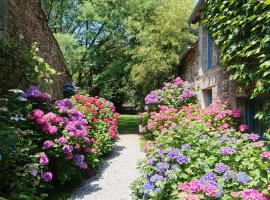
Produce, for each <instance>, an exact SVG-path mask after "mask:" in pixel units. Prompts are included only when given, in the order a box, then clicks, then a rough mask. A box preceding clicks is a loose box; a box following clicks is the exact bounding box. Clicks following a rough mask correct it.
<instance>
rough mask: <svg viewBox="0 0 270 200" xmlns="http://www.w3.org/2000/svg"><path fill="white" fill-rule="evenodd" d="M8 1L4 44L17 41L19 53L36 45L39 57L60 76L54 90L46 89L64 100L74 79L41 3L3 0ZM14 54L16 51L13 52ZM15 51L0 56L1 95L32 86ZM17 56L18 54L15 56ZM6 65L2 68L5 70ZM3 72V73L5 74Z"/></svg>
mask: <svg viewBox="0 0 270 200" xmlns="http://www.w3.org/2000/svg"><path fill="white" fill-rule="evenodd" d="M1 1H6V9H7V10H6V20H5V24H6V27H7V28H6V31H5V32H6V33H5V41H7V40H9V39H10V38H13V39H14V38H15V40H16V41H17V43H18V47H17V49H16V50H17V51H21V50H23V49H25V48H30V47H31V45H32V44H33V43H34V42H37V44H38V48H39V52H40V56H41V57H42V58H44V60H45V61H46V62H47V63H48V64H49V65H51V66H52V67H53V68H55V69H56V70H57V71H58V72H60V73H61V75H59V76H57V77H54V83H53V85H52V87H50V88H47V90H48V91H49V92H51V93H52V94H53V96H54V97H55V98H61V97H62V87H63V84H64V83H66V82H70V81H71V77H70V75H69V72H68V70H67V68H66V65H65V61H64V57H63V55H62V52H61V50H60V48H59V46H58V44H57V42H56V40H55V38H54V36H53V33H52V32H51V30H50V28H49V26H48V24H47V19H46V16H45V14H44V12H43V10H42V8H41V5H40V3H39V1H38V0H1ZM13 50H14V49H13ZM13 50H8V49H2V50H1V52H0V56H1V59H0V65H1V73H0V93H3V92H4V91H5V90H7V89H10V88H20V89H25V88H26V87H28V86H29V84H31V83H25V82H24V79H23V77H22V71H23V69H20V66H18V64H16V58H15V57H14V56H13V55H12V54H13V52H10V51H13ZM14 54H15V53H14ZM2 65H3V66H2ZM2 69H3V70H2Z"/></svg>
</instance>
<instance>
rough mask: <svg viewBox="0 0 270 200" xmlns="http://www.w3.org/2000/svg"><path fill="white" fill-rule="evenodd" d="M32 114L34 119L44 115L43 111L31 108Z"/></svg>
mask: <svg viewBox="0 0 270 200" xmlns="http://www.w3.org/2000/svg"><path fill="white" fill-rule="evenodd" d="M32 116H33V117H34V118H35V119H40V118H42V117H43V116H44V112H43V111H42V110H40V109H35V110H33V112H32Z"/></svg>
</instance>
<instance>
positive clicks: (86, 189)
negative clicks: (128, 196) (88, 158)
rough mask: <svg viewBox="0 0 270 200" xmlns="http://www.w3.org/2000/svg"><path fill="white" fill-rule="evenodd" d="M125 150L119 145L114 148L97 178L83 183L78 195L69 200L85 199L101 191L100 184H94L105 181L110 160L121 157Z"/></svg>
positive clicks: (77, 192) (94, 177)
mask: <svg viewBox="0 0 270 200" xmlns="http://www.w3.org/2000/svg"><path fill="white" fill-rule="evenodd" d="M125 148H126V147H124V146H119V145H117V146H114V147H113V150H112V152H111V153H110V154H108V155H106V157H105V159H104V161H103V163H102V165H101V167H100V170H99V171H98V173H97V174H96V175H95V176H93V177H91V178H89V179H86V180H85V181H84V182H83V183H82V185H81V187H80V189H78V190H77V191H76V195H72V197H71V198H69V200H76V199H83V198H84V196H86V195H89V194H91V193H92V192H96V191H99V190H101V189H102V188H101V187H100V186H99V185H98V184H93V183H92V182H94V181H97V180H99V179H103V172H104V171H106V169H107V168H108V167H109V166H110V160H111V159H114V158H116V157H117V156H119V155H120V154H121V151H123V150H124V149H125Z"/></svg>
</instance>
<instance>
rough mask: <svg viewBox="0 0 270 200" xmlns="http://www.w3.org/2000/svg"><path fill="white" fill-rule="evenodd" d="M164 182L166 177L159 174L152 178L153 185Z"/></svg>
mask: <svg viewBox="0 0 270 200" xmlns="http://www.w3.org/2000/svg"><path fill="white" fill-rule="evenodd" d="M163 180H164V177H163V176H161V175H159V174H155V175H154V176H152V177H151V178H150V181H151V182H153V183H156V182H162V181H163Z"/></svg>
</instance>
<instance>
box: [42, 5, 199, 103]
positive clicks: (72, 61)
mask: <svg viewBox="0 0 270 200" xmlns="http://www.w3.org/2000/svg"><path fill="white" fill-rule="evenodd" d="M42 6H43V9H44V11H45V14H46V16H47V18H48V21H49V25H50V27H51V28H52V30H53V32H54V33H55V36H56V39H57V41H58V43H59V44H60V47H61V49H62V51H63V54H64V57H65V59H66V63H67V65H68V68H69V69H70V72H71V74H72V77H73V80H74V81H75V82H76V84H77V85H78V86H79V87H81V88H82V89H85V90H86V91H87V92H88V93H91V95H102V96H104V97H105V98H108V99H110V100H111V101H113V102H114V103H116V104H117V105H121V104H122V103H123V102H124V101H128V100H129V99H131V98H132V99H134V97H135V99H138V100H139V101H140V100H142V98H143V97H144V96H145V94H147V93H148V92H149V91H150V90H151V89H153V88H156V87H158V86H159V85H160V84H161V83H162V82H163V81H164V80H165V79H167V78H168V77H170V76H172V75H173V74H174V73H176V72H177V70H176V68H177V65H178V64H179V62H180V59H179V57H180V55H181V53H182V52H183V51H184V49H185V48H186V47H187V45H189V44H191V43H192V42H194V39H195V37H194V36H193V35H191V34H190V33H189V30H188V25H187V19H188V17H189V15H190V13H191V11H192V8H193V6H194V3H193V0H167V1H165V0H147V1H146V0H91V1H90V0H72V1H70V0H57V1H56V0H43V1H42ZM149 77H151V78H149Z"/></svg>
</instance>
